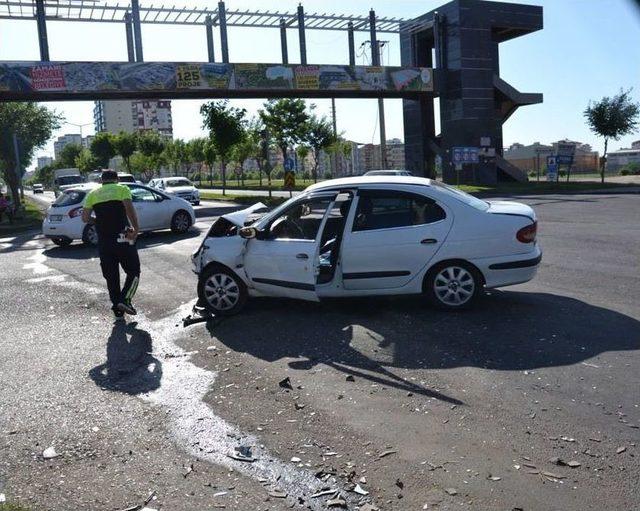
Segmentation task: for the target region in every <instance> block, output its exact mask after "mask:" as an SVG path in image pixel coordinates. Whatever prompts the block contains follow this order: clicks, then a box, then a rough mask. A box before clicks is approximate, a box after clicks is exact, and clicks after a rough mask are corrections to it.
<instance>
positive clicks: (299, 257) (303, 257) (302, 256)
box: [296, 254, 309, 259]
mask: <svg viewBox="0 0 640 511" xmlns="http://www.w3.org/2000/svg"><path fill="white" fill-rule="evenodd" d="M296 259H309V256H308V255H307V254H297V255H296Z"/></svg>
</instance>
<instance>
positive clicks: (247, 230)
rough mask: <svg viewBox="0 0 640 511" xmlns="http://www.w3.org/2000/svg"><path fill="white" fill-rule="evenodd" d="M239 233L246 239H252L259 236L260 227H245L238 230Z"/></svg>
mask: <svg viewBox="0 0 640 511" xmlns="http://www.w3.org/2000/svg"><path fill="white" fill-rule="evenodd" d="M238 234H240V237H241V238H244V239H245V240H251V239H253V238H257V237H258V229H256V228H255V227H243V228H242V229H240V230H239V231H238Z"/></svg>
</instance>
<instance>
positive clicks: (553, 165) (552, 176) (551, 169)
mask: <svg viewBox="0 0 640 511" xmlns="http://www.w3.org/2000/svg"><path fill="white" fill-rule="evenodd" d="M557 180H558V161H557V158H556V157H555V156H547V181H557Z"/></svg>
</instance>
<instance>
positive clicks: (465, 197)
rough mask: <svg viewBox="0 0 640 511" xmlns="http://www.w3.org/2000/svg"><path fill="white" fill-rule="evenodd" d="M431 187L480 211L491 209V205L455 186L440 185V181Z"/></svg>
mask: <svg viewBox="0 0 640 511" xmlns="http://www.w3.org/2000/svg"><path fill="white" fill-rule="evenodd" d="M431 186H433V187H434V188H436V189H437V190H438V191H440V192H443V193H445V194H446V195H448V196H450V197H453V198H454V199H456V200H459V201H461V202H464V203H465V204H467V205H468V206H471V207H473V208H476V209H479V210H480V211H486V210H487V209H489V203H488V202H486V201H483V200H481V199H478V198H477V197H474V196H473V195H469V194H468V193H466V192H463V191H462V190H460V189H459V188H456V187H455V186H449V185H445V184H444V183H440V182H439V181H433V180H432V181H431Z"/></svg>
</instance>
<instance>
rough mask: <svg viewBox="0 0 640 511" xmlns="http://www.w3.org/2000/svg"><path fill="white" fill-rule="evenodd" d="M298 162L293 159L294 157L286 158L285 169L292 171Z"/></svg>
mask: <svg viewBox="0 0 640 511" xmlns="http://www.w3.org/2000/svg"><path fill="white" fill-rule="evenodd" d="M295 166H296V164H295V162H294V161H293V158H285V160H284V170H286V171H287V172H292V171H293V170H294V168H295Z"/></svg>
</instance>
